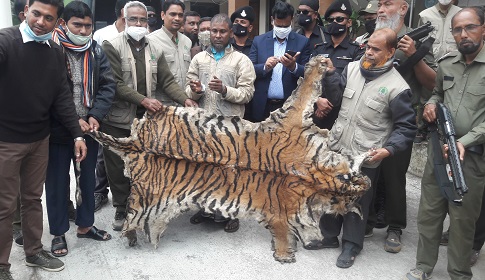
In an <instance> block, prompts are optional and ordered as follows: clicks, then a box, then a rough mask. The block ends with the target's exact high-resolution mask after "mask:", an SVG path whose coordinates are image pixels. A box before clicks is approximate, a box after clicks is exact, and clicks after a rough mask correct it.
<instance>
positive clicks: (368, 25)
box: [364, 19, 376, 35]
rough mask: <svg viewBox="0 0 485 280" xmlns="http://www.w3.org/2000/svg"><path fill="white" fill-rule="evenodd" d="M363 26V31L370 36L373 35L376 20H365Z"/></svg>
mask: <svg viewBox="0 0 485 280" xmlns="http://www.w3.org/2000/svg"><path fill="white" fill-rule="evenodd" d="M364 25H365V31H367V33H369V35H370V34H372V33H374V30H375V29H376V19H371V20H366V21H365V24H364Z"/></svg>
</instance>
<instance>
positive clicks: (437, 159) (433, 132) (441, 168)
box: [428, 123, 461, 205]
mask: <svg viewBox="0 0 485 280" xmlns="http://www.w3.org/2000/svg"><path fill="white" fill-rule="evenodd" d="M428 131H429V135H430V137H431V143H430V144H431V146H432V148H433V163H434V172H433V173H434V176H435V179H436V182H437V183H438V186H439V188H440V192H441V195H442V196H443V197H444V198H446V199H447V200H448V201H449V202H451V203H453V204H455V205H461V202H460V201H461V200H460V199H459V198H458V197H457V195H456V193H455V190H454V186H453V182H450V180H449V177H448V171H447V170H446V162H445V160H444V159H443V151H442V150H441V142H440V139H439V134H438V127H437V126H436V124H435V123H433V124H429V126H428Z"/></svg>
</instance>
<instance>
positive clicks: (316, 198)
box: [94, 56, 370, 262]
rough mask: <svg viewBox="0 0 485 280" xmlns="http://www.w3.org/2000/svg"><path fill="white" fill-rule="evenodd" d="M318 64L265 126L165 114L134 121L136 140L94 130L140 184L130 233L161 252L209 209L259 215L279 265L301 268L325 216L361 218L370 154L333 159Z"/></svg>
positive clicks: (200, 114)
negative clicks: (171, 236)
mask: <svg viewBox="0 0 485 280" xmlns="http://www.w3.org/2000/svg"><path fill="white" fill-rule="evenodd" d="M320 60H321V59H320V57H318V56H317V57H314V58H312V59H311V60H310V62H309V63H308V64H307V65H306V68H305V78H304V79H300V81H299V85H298V87H297V88H296V89H295V91H294V92H293V94H292V96H290V98H288V100H287V101H286V102H285V104H284V105H283V107H282V108H281V109H279V110H277V111H275V112H272V113H271V115H270V117H269V118H268V119H267V120H265V121H263V122H261V123H251V122H248V121H246V120H243V119H240V118H239V117H222V116H217V115H214V114H208V113H207V112H206V111H204V110H202V109H195V108H181V107H164V108H163V109H162V110H161V111H159V112H157V113H154V114H149V113H147V114H146V115H145V117H144V118H143V119H141V120H135V121H134V122H133V125H132V131H131V135H130V137H128V138H120V139H117V138H114V137H112V136H110V135H106V134H103V133H101V132H95V133H94V136H95V138H96V139H97V140H98V141H99V142H101V143H102V144H103V145H105V146H107V147H109V149H111V150H113V151H114V152H115V153H117V154H118V155H120V157H121V158H122V159H123V160H124V162H125V175H126V176H127V177H129V178H130V179H131V183H132V189H131V195H130V198H129V205H128V209H129V210H128V216H127V221H126V222H125V224H124V228H123V233H124V234H125V235H126V236H129V237H130V238H131V244H133V243H134V241H136V239H135V237H136V234H134V232H135V230H136V229H140V230H143V231H145V233H146V234H147V236H148V239H149V240H150V241H151V242H152V243H154V244H158V241H159V239H160V237H161V235H162V233H163V232H164V230H165V229H166V227H167V225H168V223H169V221H170V220H171V219H173V218H175V217H177V216H178V215H180V213H181V212H183V211H187V210H190V209H194V210H195V209H204V210H205V211H206V212H208V213H217V214H221V215H223V216H225V217H230V218H244V217H247V216H253V217H254V218H256V219H257V220H258V221H260V222H262V223H263V224H265V225H266V227H267V228H268V229H269V230H270V232H271V233H272V236H273V244H274V251H275V252H274V257H275V259H276V260H278V261H280V262H293V261H295V255H294V253H295V251H296V241H297V240H300V241H301V242H302V243H303V246H308V245H309V244H311V242H312V241H313V240H321V239H322V238H323V237H322V236H321V233H320V229H319V225H318V223H319V218H320V216H321V214H323V213H324V212H327V213H339V214H343V213H346V212H348V211H355V212H357V213H360V211H359V210H358V205H357V204H356V201H357V200H358V199H359V198H360V197H361V196H362V195H363V194H364V192H365V191H367V189H368V188H369V187H370V184H369V180H368V178H367V177H366V176H364V175H363V174H362V173H361V172H360V166H361V165H362V162H363V161H364V160H365V159H366V157H367V154H363V155H361V156H359V157H355V158H352V157H350V156H347V155H342V154H339V153H336V152H333V151H330V150H329V149H328V147H327V134H328V131H327V130H322V129H319V128H318V127H316V126H314V125H313V122H312V121H311V114H312V113H313V104H314V103H315V101H316V99H317V98H318V96H319V95H320V92H321V81H322V78H323V75H324V74H325V71H326V65H324V64H322V63H321V62H320Z"/></svg>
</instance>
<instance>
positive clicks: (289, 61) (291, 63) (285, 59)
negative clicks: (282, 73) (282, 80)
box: [280, 52, 300, 72]
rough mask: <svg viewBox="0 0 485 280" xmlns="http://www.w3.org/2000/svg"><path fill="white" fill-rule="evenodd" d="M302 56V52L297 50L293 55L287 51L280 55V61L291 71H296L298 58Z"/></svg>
mask: <svg viewBox="0 0 485 280" xmlns="http://www.w3.org/2000/svg"><path fill="white" fill-rule="evenodd" d="M298 56H300V52H297V53H296V54H295V55H294V56H291V55H289V54H287V53H285V54H284V55H283V56H282V57H280V62H281V64H283V66H285V67H286V68H288V70H290V71H292V72H293V71H295V68H296V59H297V58H298Z"/></svg>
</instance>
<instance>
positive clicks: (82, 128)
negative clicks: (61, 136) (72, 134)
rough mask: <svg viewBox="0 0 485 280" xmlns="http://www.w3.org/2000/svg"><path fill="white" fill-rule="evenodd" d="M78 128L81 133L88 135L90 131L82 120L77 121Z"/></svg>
mask: <svg viewBox="0 0 485 280" xmlns="http://www.w3.org/2000/svg"><path fill="white" fill-rule="evenodd" d="M79 126H80V127H81V130H82V132H83V133H88V132H89V131H90V130H91V127H90V126H89V124H88V123H87V122H86V121H85V120H83V119H79Z"/></svg>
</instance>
